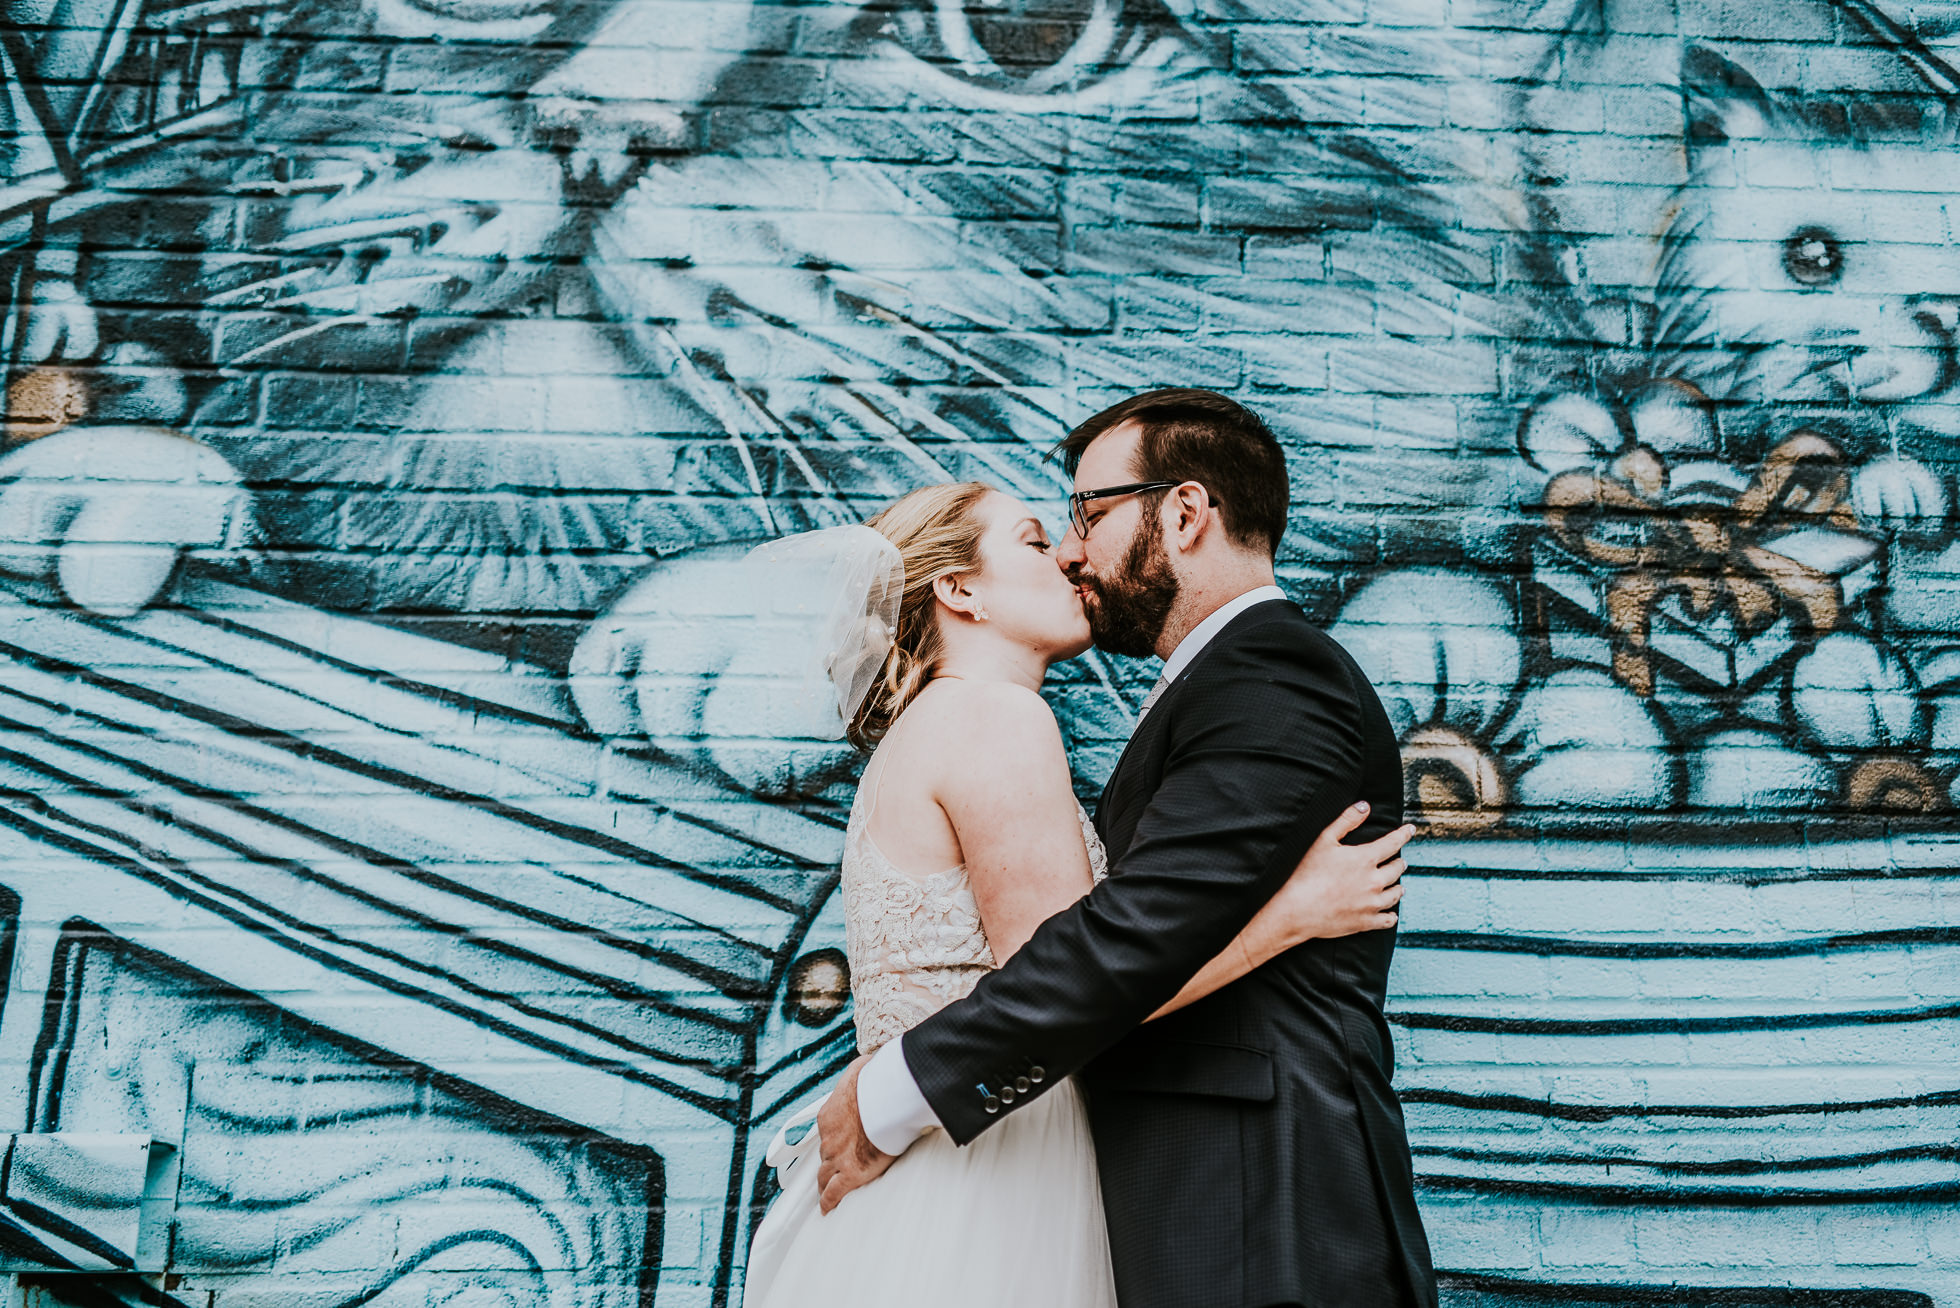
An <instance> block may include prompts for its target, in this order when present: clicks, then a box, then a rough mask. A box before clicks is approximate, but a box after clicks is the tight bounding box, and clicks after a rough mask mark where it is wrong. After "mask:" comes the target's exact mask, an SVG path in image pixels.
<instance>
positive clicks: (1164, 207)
mask: <svg viewBox="0 0 1960 1308" xmlns="http://www.w3.org/2000/svg"><path fill="white" fill-rule="evenodd" d="M1956 60H1960V9H1955V8H1954V7H1953V6H1951V5H1948V4H1944V3H1935V4H1910V5H1908V4H1905V3H1888V4H1882V5H1881V4H1873V3H1868V2H1867V0H1775V2H1774V3H1758V4H1729V3H1721V2H1719V0H1626V2H1625V3H1619V2H1617V0H1601V2H1600V3H1579V2H1578V0H1552V2H1551V3H1536V2H1532V3H1526V2H1524V0H1485V2H1482V3H1463V4H1456V5H1448V6H1446V5H1441V4H1433V3H1422V2H1420V0H1374V2H1369V3H1364V2H1363V0H967V2H966V3H961V2H960V0H867V2H863V3H844V2H842V0H802V2H799V3H788V2H787V0H785V2H781V3H769V2H767V0H755V2H754V3H749V2H746V0H744V2H735V0H598V2H595V3H585V4H574V3H569V2H562V3H561V2H558V0H493V2H492V3H487V4H453V3H449V2H448V0H295V2H294V3H290V4H273V3H269V2H267V0H239V3H235V4H220V5H212V4H204V3H196V4H189V3H173V2H172V0H129V2H128V3H109V0H10V2H9V4H8V5H7V10H6V18H5V22H4V24H3V25H0V74H3V75H4V94H0V179H3V180H0V285H4V287H5V294H6V297H7V303H6V307H7V312H6V315H5V319H4V326H0V352H4V354H5V367H6V393H5V435H4V445H0V923H3V924H4V926H5V935H4V941H5V957H6V959H7V965H6V969H5V973H6V978H7V982H6V993H5V995H4V1007H0V1105H5V1109H4V1112H0V1125H4V1126H5V1127H6V1128H7V1129H22V1130H35V1131H55V1130H66V1131H101V1132H124V1133H128V1132H137V1133H149V1134H152V1135H156V1136H159V1137H162V1138H166V1139H170V1140H173V1141H176V1142H178V1143H180V1145H181V1151H180V1160H181V1179H180V1180H179V1182H178V1187H177V1207H176V1216H175V1219H174V1226H173V1229H172V1232H171V1244H170V1249H169V1268H170V1270H169V1272H168V1273H167V1274H166V1275H164V1276H162V1277H160V1278H159V1277H151V1278H148V1279H147V1280H146V1279H143V1278H139V1277H137V1276H135V1275H129V1276H89V1277H86V1278H75V1277H69V1278H67V1279H63V1278H62V1277H60V1276H54V1277H43V1278H40V1279H39V1280H38V1281H35V1280H33V1278H29V1282H28V1288H26V1289H25V1290H24V1291H23V1294H25V1295H27V1296H29V1297H30V1298H31V1299H32V1300H33V1301H34V1302H42V1303H49V1304H56V1303H59V1304H83V1303H89V1304H93V1303H137V1302H144V1303H165V1302H167V1303H176V1304H183V1305H204V1306H208V1308H247V1306H249V1305H272V1304H278V1305H296V1304H305V1305H315V1304H318V1305H322V1306H325V1305H353V1304H357V1303H373V1304H381V1305H415V1304H432V1303H458V1304H462V1303H468V1304H479V1303H482V1304H490V1303H496V1304H510V1305H528V1304H553V1305H557V1304H591V1305H602V1304H603V1305H614V1304H629V1303H632V1304H641V1303H648V1302H652V1303H656V1304H659V1305H661V1308H675V1306H686V1305H710V1304H713V1305H723V1304H734V1303H735V1302H737V1301H738V1300H739V1294H740V1281H741V1275H740V1273H741V1266H742V1261H743V1254H744V1250H745V1248H746V1245H747V1241H748V1237H749V1228H750V1224H751V1221H752V1219H753V1216H754V1214H755V1213H756V1212H757V1211H759V1207H760V1205H761V1204H763V1203H764V1202H766V1200H767V1197H768V1186H769V1182H768V1180H767V1176H766V1172H765V1169H763V1167H762V1165H761V1162H760V1158H759V1149H758V1141H759V1140H763V1139H766V1138H767V1137H768V1135H769V1134H770V1133H771V1132H772V1131H773V1129H774V1127H775V1125H776V1123H777V1122H778V1121H780V1119H781V1118H782V1117H783V1115H784V1114H785V1113H786V1112H788V1111H789V1110H790V1109H791V1108H793V1107H794V1106H796V1105H797V1104H799V1103H801V1102H804V1101H805V1100H807V1099H808V1098H809V1097H810V1096H811V1095H812V1094H814V1093H815V1092H816V1091H817V1090H818V1089H819V1088H820V1087H821V1085H822V1084H823V1083H824V1082H825V1081H826V1079H827V1078H828V1077H829V1076H830V1075H832V1074H833V1073H834V1072H835V1071H836V1070H837V1069H838V1068H839V1067H841V1066H842V1065H843V1064H844V1062H845V1061H847V1059H848V1058H849V1056H850V1054H851V1052H852V1042H851V1032H850V1019H849V999H848V982H847V976H846V972H845V969H844V966H843V956H842V954H841V946H842V926H841V914H840V908H839V905H838V903H837V900H836V897H835V888H836V873H835V860H836V857H837V854H838V850H839V847H840V843H841V819H842V814H843V812H844V810H845V807H846V806H847V805H848V801H849V797H850V792H851V785H852V782H853V779H854V776H855V764H854V761H853V759H852V758H851V757H849V755H848V754H847V753H845V752H841V751H839V750H838V749H837V748H835V747H833V746H829V745H826V744H824V743H823V742H816V741H809V740H803V739H798V738H795V737H794V735H793V734H792V733H793V728H792V726H791V725H790V724H791V722H792V721H793V718H792V715H790V714H789V713H788V712H787V708H786V705H785V701H784V696H783V693H782V687H781V686H780V685H778V684H776V683H774V682H773V681H772V678H771V672H772V668H771V665H770V661H769V660H768V659H767V658H766V657H764V654H763V652H762V651H759V650H757V649H756V648H754V646H753V645H752V643H750V642H747V641H745V639H744V633H745V616H744V615H745V611H746V607H747V606H746V601H745V599H744V597H743V595H742V593H741V591H740V588H739V586H738V585H736V583H735V581H734V579H733V573H732V572H731V566H730V565H731V561H732V560H733V559H735V558H737V557H739V555H740V554H741V553H742V551H743V550H744V548H745V547H746V546H747V545H748V544H750V543H752V542H754V541H757V540H760V539H764V538H767V537H770V536H773V535H777V534H780V533H783V532H788V531H793V530H797V529H801V528H805V527H810V526H817V525H826V524H833V523H839V522H849V521H855V520H858V519H860V518H862V517H863V516H865V515H866V514H867V513H869V512H870V511H872V510H873V509H875V508H876V507H877V506H879V505H880V504H882V503H884V502H887V501H889V500H890V499H892V498H894V497H896V496H897V495H899V494H901V493H903V492H904V491H906V490H908V489H911V488H913V487H915V486H918V485H922V484H926V483H929V482H933V481H940V480H945V479H948V478H968V477H975V478H981V479H985V480H989V481H992V482H995V483H996V484H998V485H1001V486H1002V487H1004V488H1007V489H1009V490H1011V491H1013V492H1014V493H1016V494H1019V495H1022V496H1024V497H1026V498H1028V499H1030V500H1031V501H1033V502H1035V503H1036V504H1037V505H1038V506H1039V507H1040V509H1041V510H1042V511H1043V512H1044V513H1047V514H1049V515H1050V516H1051V517H1053V518H1055V519H1056V520H1059V517H1060V512H1061V497H1062V496H1063V495H1064V493H1065V482H1064V479H1063V478H1062V477H1061V475H1060V473H1059V472H1058V471H1057V469H1056V468H1055V467H1054V466H1053V465H1052V464H1050V463H1048V462H1045V461H1044V458H1043V454H1044V451H1045V450H1046V449H1047V447H1048V446H1049V445H1050V444H1051V443H1052V441H1053V440H1054V439H1055V438H1056V437H1057V436H1058V435H1059V434H1060V433H1061V432H1062V431H1064V430H1065V429H1066V428H1067V426H1068V425H1069V424H1070V423H1071V422H1073V421H1075V420H1077V419H1080V418H1082V417H1084V416H1086V415H1088V414H1089V413H1092V412H1094V411H1096V410H1097V409H1099V408H1101V407H1102V406H1103V405H1105V404H1106V403H1108V402H1110V401H1112V400H1113V399H1115V398H1118V397H1119V396H1121V395H1123V394H1125V393H1128V392H1131V391H1134V390H1137V389H1142V388H1145V387H1149V386H1155V385H1205V386H1212V387H1216V388H1219V389H1222V390H1226V391H1230V392H1232V393H1233V394H1235V395H1238V396H1239V397H1241V398H1243V399H1245V400H1246V401H1247V402H1249V403H1251V404H1253V405H1255V406H1257V407H1259V408H1260V409H1261V410H1262V411H1264V412H1265V413H1266V414H1268V415H1269V417H1270V418H1271V420H1272V421H1273V423H1274V424H1275V426H1276V427H1277V428H1278V429H1279V430H1281V432H1282V433H1283V437H1284V439H1285V440H1286V442H1287V444H1288V448H1289V459H1290V463H1291V471H1292V476H1293V481H1294V515H1293V520H1292V526H1291V530H1290V532H1289V535H1288V538H1287V540H1286V543H1285V546H1284V548H1283V552H1282V556H1281V570H1282V574H1283V581H1284V584H1286V585H1287V586H1288V588H1289V589H1290V590H1291V591H1292V593H1293V594H1294V595H1295V596H1296V597H1297V598H1298V599H1299V600H1300V601H1301V602H1302V603H1303V604H1304V605H1305V606H1306V607H1307V608H1308V610H1309V611H1310V612H1311V613H1312V614H1313V615H1314V616H1315V617H1316V620H1318V621H1320V622H1322V623H1323V624H1324V625H1326V626H1327V627H1328V628H1329V629H1330V630H1332V631H1333V632H1334V633H1335V634H1336V635H1337V636H1338V637H1339V638H1340V639H1341V640H1342V641H1343V642H1344V643H1345V644H1346V645H1347V646H1348V647H1349V648H1350V649H1351V650H1352V651H1353V652H1354V653H1355V654H1356V656H1357V657H1358V658H1359V659H1360V660H1361V662H1362V663H1363V665H1364V666H1365V667H1366V668H1367V670H1368V671H1369V673H1370V675H1371V677H1372V678H1373V679H1374V680H1375V682H1376V684H1377V685H1378V686H1379V687H1380V689H1381V691H1382V694H1383V696H1384V699H1385V700H1386V701H1387V702H1388V705H1389V708H1390V711H1391V714H1392V715H1393V716H1394V718H1395V721H1396V725H1397V728H1398V730H1399V732H1400V733H1401V738H1402V742H1403V749H1404V756H1405V760H1406V763H1407V767H1408V775H1409V786H1410V794H1411V798H1412V799H1413V800H1414V801H1415V802H1416V803H1417V804H1418V805H1419V806H1420V807H1421V809H1422V810H1423V812H1424V814H1425V815H1426V817H1427V818H1428V820H1429V821H1430V823H1431V826H1430V833H1429V836H1428V838H1427V839H1426V840H1425V841H1424V843H1423V845H1422V846H1421V848H1420V852H1419V853H1418V855H1417V856H1416V858H1415V862H1416V863H1417V864H1418V865H1419V866H1418V871H1417V872H1416V873H1415V874H1413V875H1412V877H1411V890H1410V895H1409V899H1408V902H1407V911H1406V916H1405V922H1404V929H1403V936H1402V942H1401V952H1400V954H1399V957H1398V961H1397V970H1396V977H1395V984H1394V991H1395V993H1394V996H1393V1002H1392V1012H1391V1021H1392V1022H1393V1023H1394V1024H1395V1027H1396V1032H1397V1035H1398V1038H1399V1046H1398V1052H1399V1055H1400V1059H1399V1071H1398V1075H1397V1081H1398V1085H1399V1087H1400V1089H1401V1091H1402V1093H1403V1095H1404V1098H1405V1102H1406V1104H1407V1108H1408V1113H1409V1120H1410V1125H1411V1133H1412V1141H1413V1144H1414V1148H1415V1151H1416V1166H1417V1172H1418V1176H1419V1179H1420V1183H1421V1186H1422V1193H1421V1198H1422V1203H1423V1210H1424V1213H1425V1217H1426V1220H1427V1222H1428V1226H1429V1230H1430V1235H1431V1239H1432V1242H1433V1244H1434V1246H1435V1250H1436V1255H1437V1261H1438V1266H1439V1268H1441V1269H1442V1270H1443V1271H1444V1272H1445V1273H1446V1274H1447V1275H1446V1278H1445V1279H1446V1285H1445V1296H1446V1302H1448V1303H1449V1304H1450V1305H1451V1306H1452V1308H1472V1306H1473V1305H1474V1306H1475V1308H1521V1306H1523V1305H1538V1306H1541V1308H1542V1306H1544V1305H1566V1304H1625V1305H1632V1304H1655V1303H1667V1304H1717V1303H1720V1304H1750V1305H1763V1306H1765V1308H1767V1306H1768V1305H1797V1304H1826V1303H1828V1304H1844V1305H1860V1306H1862V1308H1881V1306H1882V1308H1906V1306H1907V1305H1920V1306H1921V1308H1924V1305H1928V1304H1937V1305H1960V1203H1957V1202H1956V1196H1960V1171H1956V1154H1955V1149H1954V1140H1955V1138H1956V1132H1957V1131H1960V1072H1957V1071H1956V1068H1957V1067H1960V944H1956V940H1960V936H1957V935H1956V932H1957V931H1960V907H1956V906H1957V905H1960V853H1956V850H1957V849H1960V837H1956V834H1955V832H1956V826H1955V820H1954V810H1955V807H1956V804H1960V788H1956V787H1957V785H1960V783H1957V782H1956V770H1957V769H1960V543H1956V536H1957V535H1960V532H1956V527H1957V526H1960V522H1956V515H1955V507H1954V506H1955V493H1956V487H1955V474H1956V470H1957V469H1960V411H1957V410H1956V408H1955V405H1954V402H1953V395H1954V390H1955V386H1956V383H1960V246H1957V245H1956V244H1955V239H1956V236H1960V233H1956V230H1955V214H1954V212H1953V204H1954V200H1953V196H1954V193H1955V190H1956V185H1957V184H1960V153H1956V143H1957V142H1960V138H1957V137H1956V124H1960V72H1956ZM1152 675H1153V674H1152V673H1151V671H1150V670H1149V669H1148V668H1145V667H1141V666H1136V665H1132V664H1130V663H1127V662H1125V661H1123V660H1120V659H1115V658H1108V657H1103V656H1099V655H1091V656H1089V657H1087V658H1085V659H1083V660H1081V661H1080V662H1078V663H1077V664H1075V665H1072V666H1070V667H1067V668H1065V669H1062V670H1060V672H1059V673H1058V675H1057V676H1056V678H1055V680H1054V684H1053V687H1052V698H1053V701H1054V703H1055V705H1056V708H1057V710H1058V712H1059V714H1060V715H1061V717H1062V719H1063V722H1064V726H1065V730H1066V731H1067V733H1068V735H1069V738H1070V742H1071V745H1072V748H1073V750H1074V756H1075V760H1076V766H1077V777H1078V782H1079V784H1080V786H1081V788H1082V791H1083V793H1084V794H1085V795H1093V793H1094V792H1095V790H1096V788H1097V786H1098V785H1099V783H1100V781H1101V779H1102V777H1103V776H1104V775H1105V774H1106V773H1107V771H1108V769H1109V768H1110V766H1112V764H1113V762H1114V758H1115V754H1116V752H1117V749H1118V747H1119V746H1120V742H1121V741H1122V739H1123V738H1124V737H1125V735H1126V734H1127V732H1128V730H1129V726H1130V724H1131V721H1132V715H1133V712H1134V706H1135V705H1136V703H1137V702H1138V701H1139V700H1140V699H1141V697H1142V694H1143V691H1144V689H1145V688H1146V687H1147V685H1148V684H1149V681H1150V680H1151V679H1152ZM0 1208H4V1212H0V1224H4V1228H5V1229H4V1239H3V1240H0V1244H4V1245H5V1246H6V1247H7V1248H10V1249H13V1248H26V1249H38V1248H46V1247H49V1246H47V1241H48V1240H50V1239H53V1238H55V1237H56V1236H57V1235H60V1233H59V1232H55V1231H54V1230H53V1229H52V1228H51V1227H49V1226H48V1225H47V1215H46V1214H45V1213H44V1212H42V1211H40V1210H38V1209H34V1208H32V1207H30V1206H29V1205H26V1204H25V1203H23V1202H19V1201H17V1200H16V1199H14V1198H13V1197H11V1196H8V1195H0ZM70 1234H72V1232H70ZM61 1238H66V1236H61Z"/></svg>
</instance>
